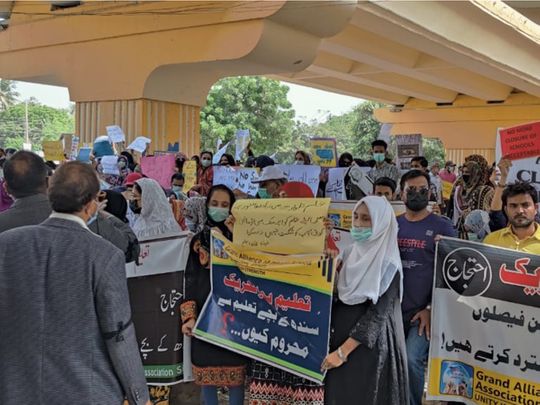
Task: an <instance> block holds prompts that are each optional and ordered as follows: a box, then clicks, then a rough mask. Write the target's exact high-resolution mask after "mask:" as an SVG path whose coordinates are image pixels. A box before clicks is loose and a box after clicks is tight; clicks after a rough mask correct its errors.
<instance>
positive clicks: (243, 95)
mask: <svg viewBox="0 0 540 405" xmlns="http://www.w3.org/2000/svg"><path fill="white" fill-rule="evenodd" d="M288 91H289V88H288V87H287V86H285V85H282V84H281V83H280V82H279V81H276V80H271V79H266V78H263V77H246V76H243V77H231V78H226V79H222V80H220V81H218V82H217V83H216V84H215V85H214V86H213V87H212V89H211V90H210V93H209V94H208V99H207V103H206V106H205V107H204V108H203V109H202V110H201V141H202V145H203V148H205V149H210V150H215V148H216V143H217V140H218V139H221V140H222V141H223V142H224V143H226V142H228V141H233V142H232V145H234V139H235V134H236V131H237V130H239V129H249V132H250V134H251V140H252V149H253V151H254V153H255V154H273V153H276V152H283V151H289V150H292V149H294V144H295V142H294V141H293V137H292V135H293V127H294V120H293V118H294V110H293V109H292V106H291V103H290V102H289V101H288V100H287V93H288ZM233 150H234V146H233V147H232V148H230V149H229V151H233Z"/></svg>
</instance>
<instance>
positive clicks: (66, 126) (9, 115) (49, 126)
mask: <svg viewBox="0 0 540 405" xmlns="http://www.w3.org/2000/svg"><path fill="white" fill-rule="evenodd" d="M74 129H75V122H74V117H73V115H71V114H70V113H69V111H68V110H63V109H56V108H52V107H48V106H45V105H42V104H39V103H38V102H37V101H35V100H30V102H29V103H28V135H29V138H30V141H31V143H32V147H33V149H34V150H40V149H41V141H42V140H58V139H59V138H60V134H62V133H72V132H73V131H74ZM24 136H25V103H19V104H15V105H13V106H11V107H9V108H8V109H6V110H4V111H1V112H0V146H1V147H16V148H21V147H22V143H23V140H24Z"/></svg>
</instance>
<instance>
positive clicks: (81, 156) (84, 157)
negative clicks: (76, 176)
mask: <svg viewBox="0 0 540 405" xmlns="http://www.w3.org/2000/svg"><path fill="white" fill-rule="evenodd" d="M91 154H92V148H88V147H83V148H80V149H79V152H78V154H77V160H78V161H79V162H85V163H88V162H90V155H91Z"/></svg>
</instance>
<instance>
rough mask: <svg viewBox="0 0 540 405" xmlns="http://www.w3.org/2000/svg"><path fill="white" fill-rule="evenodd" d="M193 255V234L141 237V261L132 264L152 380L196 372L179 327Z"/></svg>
mask: <svg viewBox="0 0 540 405" xmlns="http://www.w3.org/2000/svg"><path fill="white" fill-rule="evenodd" d="M188 254H189V241H188V238H187V234H183V235H179V236H177V237H172V238H166V239H150V240H146V241H144V242H141V253H140V256H139V264H136V263H135V262H133V263H128V264H127V265H126V276H127V279H128V281H127V283H128V290H129V298H130V303H131V312H132V319H133V323H134V325H135V331H136V335H137V342H138V344H139V350H140V354H141V359H142V362H143V367H144V373H145V376H146V380H147V382H148V383H149V384H151V385H154V384H159V385H170V384H175V383H178V382H181V381H183V380H184V379H188V378H189V376H190V375H191V371H190V369H191V363H190V360H189V359H190V357H189V352H187V353H184V350H183V349H184V345H185V343H186V339H184V336H183V335H182V332H181V330H180V326H179V325H181V319H180V311H179V308H180V304H181V302H182V298H183V291H184V270H185V268H186V262H187V257H188Z"/></svg>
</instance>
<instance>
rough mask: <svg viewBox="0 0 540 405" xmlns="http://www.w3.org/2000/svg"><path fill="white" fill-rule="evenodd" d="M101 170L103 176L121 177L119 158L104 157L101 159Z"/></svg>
mask: <svg viewBox="0 0 540 405" xmlns="http://www.w3.org/2000/svg"><path fill="white" fill-rule="evenodd" d="M100 164H101V169H102V171H103V174H113V175H116V176H118V175H120V169H119V168H118V156H103V157H102V158H101V162H100Z"/></svg>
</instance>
